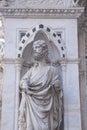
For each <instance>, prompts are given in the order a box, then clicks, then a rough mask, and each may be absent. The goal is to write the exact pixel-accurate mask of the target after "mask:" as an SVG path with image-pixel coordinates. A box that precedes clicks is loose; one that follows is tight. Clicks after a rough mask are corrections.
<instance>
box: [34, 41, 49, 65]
mask: <svg viewBox="0 0 87 130" xmlns="http://www.w3.org/2000/svg"><path fill="white" fill-rule="evenodd" d="M35 45H39V46H41V47H42V49H43V55H44V58H45V60H46V62H49V58H48V45H47V43H46V42H45V41H44V40H38V41H35V42H34V43H33V46H35Z"/></svg>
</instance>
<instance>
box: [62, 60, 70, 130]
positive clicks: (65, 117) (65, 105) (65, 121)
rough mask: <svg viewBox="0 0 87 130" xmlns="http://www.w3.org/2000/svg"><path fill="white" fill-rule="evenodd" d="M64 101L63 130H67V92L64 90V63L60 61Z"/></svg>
mask: <svg viewBox="0 0 87 130" xmlns="http://www.w3.org/2000/svg"><path fill="white" fill-rule="evenodd" d="M61 67H62V80H63V96H64V97H63V99H64V104H63V105H64V130H67V117H68V116H67V94H66V92H67V90H66V87H65V86H66V67H67V66H66V61H61Z"/></svg>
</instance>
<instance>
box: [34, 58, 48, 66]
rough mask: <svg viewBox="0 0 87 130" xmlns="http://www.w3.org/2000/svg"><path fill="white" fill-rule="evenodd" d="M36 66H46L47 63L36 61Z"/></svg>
mask: <svg viewBox="0 0 87 130" xmlns="http://www.w3.org/2000/svg"><path fill="white" fill-rule="evenodd" d="M36 66H37V67H42V66H46V61H45V60H44V59H42V60H41V61H36Z"/></svg>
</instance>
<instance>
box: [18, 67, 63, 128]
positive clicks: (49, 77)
mask: <svg viewBox="0 0 87 130" xmlns="http://www.w3.org/2000/svg"><path fill="white" fill-rule="evenodd" d="M20 87H21V89H22V99H21V103H20V108H19V130H59V127H60V122H61V120H62V111H61V106H62V105H61V98H62V95H61V87H60V80H59V76H58V72H57V69H56V68H55V67H53V66H49V65H47V66H43V67H37V68H36V67H32V68H31V69H30V70H29V71H28V72H27V73H26V74H25V75H24V76H23V78H22V79H21V82H20ZM25 90H26V91H25Z"/></svg>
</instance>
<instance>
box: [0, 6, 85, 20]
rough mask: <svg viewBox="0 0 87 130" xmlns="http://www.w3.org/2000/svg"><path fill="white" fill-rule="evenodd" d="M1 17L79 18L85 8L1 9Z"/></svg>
mask: <svg viewBox="0 0 87 130" xmlns="http://www.w3.org/2000/svg"><path fill="white" fill-rule="evenodd" d="M0 12H1V15H3V16H4V17H7V18H28V17H29V18H78V17H79V16H80V15H81V14H82V13H83V12H84V7H73V8H61V9H30V8H7V7H4V8H0Z"/></svg>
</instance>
